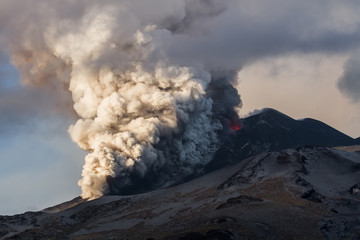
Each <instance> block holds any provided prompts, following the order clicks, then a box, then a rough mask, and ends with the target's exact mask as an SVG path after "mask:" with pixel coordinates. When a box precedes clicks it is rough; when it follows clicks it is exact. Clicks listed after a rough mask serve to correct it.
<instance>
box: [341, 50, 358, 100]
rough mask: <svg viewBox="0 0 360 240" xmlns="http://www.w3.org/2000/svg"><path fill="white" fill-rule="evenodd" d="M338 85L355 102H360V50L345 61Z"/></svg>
mask: <svg viewBox="0 0 360 240" xmlns="http://www.w3.org/2000/svg"><path fill="white" fill-rule="evenodd" d="M338 86H339V89H340V90H341V92H342V93H343V94H344V95H345V96H347V97H348V98H350V99H351V100H352V101H353V102H360V51H357V52H355V53H353V54H352V55H351V56H350V57H349V58H348V60H347V61H346V62H345V64H344V72H343V74H342V76H341V77H340V78H339V80H338Z"/></svg>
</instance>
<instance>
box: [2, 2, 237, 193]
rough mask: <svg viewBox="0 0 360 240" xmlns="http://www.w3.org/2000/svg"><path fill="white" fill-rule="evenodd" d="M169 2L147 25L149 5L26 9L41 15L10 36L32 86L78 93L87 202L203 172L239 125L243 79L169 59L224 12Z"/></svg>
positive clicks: (77, 133) (28, 17)
mask: <svg viewBox="0 0 360 240" xmlns="http://www.w3.org/2000/svg"><path fill="white" fill-rule="evenodd" d="M155 2H156V1H155ZM160 2H161V6H162V8H161V11H158V12H156V10H154V11H153V12H151V13H148V14H145V15H142V13H141V14H140V13H139V12H138V9H139V6H138V5H137V4H139V5H141V4H142V6H141V7H142V8H143V7H146V6H147V5H149V3H148V2H147V1H141V4H140V3H132V2H131V1H123V2H121V1H101V2H100V1H76V2H75V1H70V0H68V1H26V2H25V3H24V4H25V5H26V4H35V5H36V7H31V8H30V9H33V10H32V11H30V10H29V11H27V12H26V11H25V12H22V18H20V19H19V20H17V21H14V22H12V24H9V26H11V28H9V29H7V31H9V33H8V36H10V39H11V41H9V42H8V44H9V45H10V49H11V54H12V61H13V64H14V65H15V66H17V68H18V69H19V70H20V74H21V76H22V80H23V81H24V83H26V84H31V85H39V86H48V87H49V86H50V87H51V88H52V89H55V91H54V93H56V94H57V95H61V96H66V95H67V92H66V89H68V90H70V92H71V95H72V100H73V102H74V105H73V107H74V109H75V111H76V114H77V115H78V118H79V119H78V120H77V122H76V123H75V124H74V125H72V126H70V128H69V133H70V135H71V137H72V139H73V140H74V141H75V142H76V143H77V144H78V145H79V146H80V147H81V148H82V149H84V150H87V151H88V152H89V154H88V155H87V156H86V158H85V165H84V167H83V171H82V178H81V180H80V181H79V185H80V186H81V189H82V197H83V198H88V199H93V198H97V197H100V196H102V195H104V194H111V193H124V192H136V190H134V189H135V188H141V190H145V189H152V188H157V187H164V186H168V185H171V184H174V183H176V182H177V181H180V180H182V179H183V178H184V177H186V176H188V175H190V174H193V173H196V172H200V171H201V170H202V167H203V166H205V165H206V164H207V163H208V162H209V161H210V160H211V158H212V156H213V154H214V153H215V151H216V150H217V149H218V147H219V141H220V140H219V139H220V138H219V135H221V134H223V133H225V132H226V131H228V129H229V125H230V121H233V119H234V118H235V119H236V120H237V119H238V117H237V115H236V113H235V110H234V107H236V106H238V105H240V98H239V95H238V93H237V91H236V90H235V88H234V87H233V86H232V85H231V82H232V81H234V76H235V75H234V74H233V73H235V72H234V71H225V70H216V71H215V70H213V69H212V68H210V67H207V66H205V65H204V63H203V62H201V61H198V62H196V63H195V64H194V63H191V64H190V63H189V64H179V62H177V61H176V59H172V58H170V57H169V56H168V54H167V51H166V49H167V48H168V47H169V42H171V38H172V36H174V35H177V34H182V33H184V34H186V32H187V31H186V29H189V28H190V27H191V26H192V23H193V22H198V21H201V18H208V17H212V16H217V15H218V14H220V13H221V12H222V11H223V10H224V4H220V5H218V4H217V3H216V1H209V4H208V3H207V2H206V1H200V2H199V3H196V4H195V2H196V1H193V2H192V1H169V3H168V2H163V1H160ZM9 4H10V3H9ZM152 4H155V3H154V1H153V3H152ZM198 4H200V5H201V6H200V7H201V8H203V7H204V6H207V8H205V9H206V11H205V12H203V13H202V14H200V17H196V16H198V15H197V14H196V13H197V12H196V11H195V12H194V11H193V10H189V9H194V8H189V6H197V5H198ZM54 6H58V7H59V8H58V9H52V8H51V7H54ZM60 6H61V7H60ZM64 6H66V7H64ZM79 6H82V7H79ZM13 7H16V4H14V6H13ZM23 7H24V8H26V6H23ZM200 7H198V8H199V9H200ZM34 9H35V10H34ZM45 9H46V11H44V10H45ZM70 9H71V10H70ZM68 10H70V13H67V11H68ZM164 19H168V24H163V23H164V21H165V20H164ZM173 47H174V46H173Z"/></svg>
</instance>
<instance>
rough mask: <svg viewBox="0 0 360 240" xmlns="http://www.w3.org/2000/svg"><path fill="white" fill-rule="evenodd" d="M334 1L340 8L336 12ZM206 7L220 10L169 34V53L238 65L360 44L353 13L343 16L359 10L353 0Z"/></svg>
mask: <svg viewBox="0 0 360 240" xmlns="http://www.w3.org/2000/svg"><path fill="white" fill-rule="evenodd" d="M212 4H214V2H212ZM338 5H341V6H340V7H342V8H343V9H345V10H346V11H345V10H343V12H341V11H340V13H338V12H337V8H339V6H338ZM211 9H222V11H218V12H217V13H218V14H214V15H213V16H212V17H208V18H202V21H201V22H200V21H196V19H195V20H194V21H193V22H194V23H196V24H193V25H191V26H192V27H191V31H190V32H185V34H179V35H173V36H172V37H171V42H172V44H171V45H170V46H169V48H168V51H169V52H170V55H171V56H172V57H173V59H176V61H178V62H179V61H180V62H181V63H182V64H185V63H186V62H198V61H199V60H202V61H203V62H204V63H205V64H206V65H210V66H216V65H220V66H226V68H235V69H239V68H241V67H242V66H244V65H245V64H247V63H250V62H252V61H256V60H259V59H262V58H264V57H269V56H270V57H271V56H279V55H284V54H293V53H299V52H301V53H314V52H315V53H325V54H327V53H329V54H337V53H339V52H347V51H349V50H352V49H354V48H356V47H358V46H359V44H360V24H359V19H358V18H356V16H347V14H348V11H350V12H356V11H357V10H360V4H359V3H356V2H354V1H343V2H342V3H337V2H336V1H326V2H324V1H301V2H295V1H282V0H273V1H228V2H227V6H226V8H224V7H218V8H215V7H214V6H212V8H211ZM215 12H216V11H215ZM200 16H201V15H200ZM206 16H209V15H206ZM344 18H350V19H348V20H347V21H344V20H343V19H344ZM352 18H353V19H352ZM184 19H186V17H185V18H184ZM190 19H191V18H190ZM188 25H189V24H188ZM195 33H196V34H195Z"/></svg>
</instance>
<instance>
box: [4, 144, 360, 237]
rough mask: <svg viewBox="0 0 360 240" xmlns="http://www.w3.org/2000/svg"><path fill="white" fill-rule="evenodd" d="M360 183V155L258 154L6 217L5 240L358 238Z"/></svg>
mask: <svg viewBox="0 0 360 240" xmlns="http://www.w3.org/2000/svg"><path fill="white" fill-rule="evenodd" d="M359 184H360V155H359V154H358V153H356V152H344V151H340V150H334V149H329V148H321V147H306V148H298V149H288V150H284V151H281V152H268V153H264V154H260V155H258V156H256V157H252V158H249V159H246V160H244V161H242V162H241V163H238V164H236V165H234V166H231V167H227V168H224V169H222V170H219V171H216V172H213V173H211V174H208V175H205V176H203V177H201V178H198V179H195V180H193V181H191V182H188V183H185V184H182V185H178V186H174V187H171V188H167V189H162V190H157V191H153V192H149V193H144V194H139V195H133V196H107V197H103V198H101V199H97V200H94V201H90V202H85V203H80V202H77V203H78V205H76V206H75V207H72V208H68V207H71V206H72V205H74V204H71V203H66V204H63V205H59V206H57V208H52V209H50V210H49V209H48V210H47V211H43V212H29V213H25V214H22V215H16V216H2V217H0V236H2V239H323V238H329V239H342V238H343V239H348V238H349V239H357V238H359V237H360V235H359V233H360V224H359V216H360V192H359V191H360V189H359V186H360V185H359ZM74 201H78V200H74ZM67 208H68V209H67ZM56 210H62V211H59V212H56Z"/></svg>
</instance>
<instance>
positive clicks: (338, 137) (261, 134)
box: [205, 108, 360, 172]
mask: <svg viewBox="0 0 360 240" xmlns="http://www.w3.org/2000/svg"><path fill="white" fill-rule="evenodd" d="M240 125H241V129H238V131H234V133H233V134H232V135H229V137H228V139H225V140H224V144H223V145H222V146H221V148H220V149H219V150H218V152H217V153H216V154H215V157H214V158H213V160H212V161H211V162H210V163H209V164H208V165H207V166H206V167H205V172H211V171H214V170H216V169H219V168H221V167H224V166H226V165H229V164H232V163H235V162H239V161H242V160H243V159H245V158H248V157H251V156H255V155H257V154H260V153H264V152H268V151H280V150H283V149H287V148H296V147H302V146H321V147H334V146H350V145H357V144H360V142H359V141H360V140H359V138H357V139H353V138H351V137H349V136H347V135H346V134H344V133H342V132H340V131H338V130H336V129H334V128H332V127H330V126H329V125H327V124H325V123H323V122H321V121H318V120H315V119H311V118H305V119H301V120H295V119H293V118H291V117H289V116H287V115H285V114H283V113H281V112H279V111H277V110H275V109H272V108H266V109H263V110H262V111H261V112H259V113H258V114H256V115H253V116H249V117H246V118H243V119H240Z"/></svg>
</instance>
